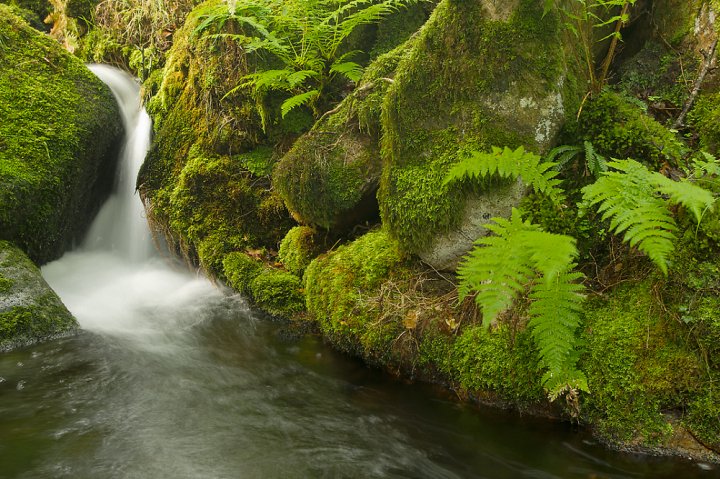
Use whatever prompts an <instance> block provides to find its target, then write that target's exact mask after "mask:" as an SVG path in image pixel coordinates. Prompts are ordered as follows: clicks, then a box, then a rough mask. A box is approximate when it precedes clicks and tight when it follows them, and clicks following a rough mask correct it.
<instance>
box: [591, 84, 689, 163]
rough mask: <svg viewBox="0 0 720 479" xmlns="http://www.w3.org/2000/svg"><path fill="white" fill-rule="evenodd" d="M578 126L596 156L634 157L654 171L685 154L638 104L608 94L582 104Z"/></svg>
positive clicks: (675, 141)
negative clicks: (591, 145)
mask: <svg viewBox="0 0 720 479" xmlns="http://www.w3.org/2000/svg"><path fill="white" fill-rule="evenodd" d="M578 127H579V131H581V132H582V133H581V136H582V137H583V139H585V140H588V141H590V142H592V144H593V146H594V147H595V149H596V150H597V151H598V153H600V154H602V155H605V156H606V157H611V158H634V159H636V160H638V161H641V162H643V163H645V164H646V165H649V166H651V167H652V168H654V169H659V168H660V167H661V166H662V165H663V164H664V163H669V164H671V165H677V164H678V161H679V159H680V158H682V156H683V154H684V153H685V148H684V147H683V145H682V144H681V143H680V141H679V140H678V139H677V138H676V137H675V135H674V134H673V133H672V132H671V131H670V130H668V129H667V128H665V127H664V126H662V125H661V124H660V123H658V122H657V121H655V120H654V119H653V118H652V117H650V116H649V115H648V114H647V113H646V112H645V111H644V110H643V107H642V103H641V102H639V101H633V100H631V99H629V98H627V97H624V96H623V95H620V94H618V93H614V92H611V91H604V92H602V93H601V94H600V95H598V96H597V97H595V98H593V99H592V100H590V101H588V102H587V103H586V104H585V107H584V108H583V111H582V114H581V115H580V121H579V125H578Z"/></svg>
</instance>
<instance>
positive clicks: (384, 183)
mask: <svg viewBox="0 0 720 479" xmlns="http://www.w3.org/2000/svg"><path fill="white" fill-rule="evenodd" d="M510 8H511V9H512V12H511V14H510V15H509V16H508V18H507V20H503V19H498V20H494V19H492V18H491V17H490V14H489V13H488V10H486V9H485V7H484V6H483V4H482V3H481V2H456V1H450V0H445V1H443V2H440V4H439V5H438V6H437V7H436V9H435V11H434V12H433V14H432V16H431V17H430V20H428V22H427V23H426V24H425V26H424V27H423V28H422V29H421V30H420V33H419V34H418V38H416V39H414V42H415V45H414V46H413V47H412V49H411V51H410V52H409V53H408V54H406V55H404V56H403V58H402V59H401V61H400V63H399V66H398V70H397V74H396V77H395V82H394V84H393V85H392V86H391V88H390V90H389V92H388V95H387V96H386V99H385V103H384V106H383V118H382V125H383V133H384V137H383V162H384V165H383V176H382V179H381V184H380V192H379V201H380V209H381V215H382V219H383V223H384V224H385V225H386V226H388V228H389V231H390V232H391V233H392V234H393V236H395V237H396V238H397V239H398V240H399V241H400V244H401V245H402V247H403V249H405V250H408V251H411V252H418V251H421V250H423V249H425V248H426V247H427V246H429V245H430V243H431V242H432V240H433V238H434V237H435V236H436V235H437V234H440V233H444V232H447V231H450V230H451V229H452V228H454V227H456V226H457V225H458V222H459V220H460V218H461V217H462V215H463V205H464V204H465V199H466V198H467V196H468V192H466V191H462V189H461V187H460V186H457V187H453V188H450V189H448V188H447V187H444V186H442V181H443V179H444V177H445V174H446V172H447V170H448V168H449V166H450V165H452V164H453V163H454V162H456V161H457V159H458V158H459V156H460V155H463V154H465V153H466V152H468V151H469V150H485V149H489V147H490V146H492V145H500V146H510V147H513V148H514V147H517V146H520V145H525V146H526V147H527V148H529V149H532V150H537V149H542V148H546V147H547V146H549V144H550V142H551V141H552V137H551V136H552V135H553V131H554V130H553V126H552V124H553V123H554V122H561V121H562V118H563V116H564V114H565V112H570V111H573V110H575V107H574V105H576V104H578V103H579V100H580V98H581V97H582V93H581V91H582V90H583V89H584V85H582V84H580V83H581V82H579V81H578V80H577V77H578V73H577V72H578V71H580V69H579V67H577V66H576V65H575V64H574V63H573V62H572V61H571V60H568V58H570V57H569V56H566V55H565V50H564V48H565V47H564V45H563V42H562V40H561V37H560V33H559V32H560V25H559V22H558V20H557V18H555V17H554V16H553V14H549V15H547V16H543V15H542V13H543V12H542V5H541V4H540V3H538V2H535V1H530V0H521V1H520V2H519V4H518V5H517V6H516V7H515V8H514V9H513V8H512V7H510ZM501 10H502V9H501ZM557 95H560V97H558V96H557ZM521 100H522V101H521ZM544 102H547V105H546V107H543V108H540V107H538V108H532V107H525V108H522V109H520V108H518V105H520V104H521V103H522V104H525V103H527V104H529V105H534V106H536V107H537V106H538V105H539V104H541V103H544ZM558 102H560V106H558ZM541 110H543V111H544V113H540V111H541ZM539 115H540V116H539ZM542 115H544V116H542ZM541 116H542V118H541ZM540 124H547V125H549V126H548V129H547V131H545V130H543V131H540V130H538V125H540Z"/></svg>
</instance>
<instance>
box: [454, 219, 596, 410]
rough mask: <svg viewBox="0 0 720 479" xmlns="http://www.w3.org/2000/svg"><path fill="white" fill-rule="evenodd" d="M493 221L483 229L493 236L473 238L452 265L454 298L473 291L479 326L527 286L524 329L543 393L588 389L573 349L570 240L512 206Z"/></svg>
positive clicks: (577, 295)
mask: <svg viewBox="0 0 720 479" xmlns="http://www.w3.org/2000/svg"><path fill="white" fill-rule="evenodd" d="M493 221H494V224H489V225H487V228H488V229H489V230H490V231H492V232H493V233H495V235H493V236H486V237H483V238H480V239H479V240H477V242H476V245H477V246H476V248H474V249H473V250H472V251H471V252H470V253H469V254H468V255H467V256H466V258H465V260H464V261H463V263H462V264H461V265H460V267H459V268H458V277H459V279H460V288H459V293H460V298H461V299H463V298H465V297H466V296H468V295H469V294H471V293H473V292H475V293H476V296H475V301H476V303H477V304H478V305H479V306H480V308H481V310H482V313H483V324H484V325H486V326H489V325H490V324H491V323H492V322H493V321H495V320H496V319H497V317H498V315H499V314H500V313H501V312H503V311H505V310H506V309H508V308H509V307H510V306H511V305H512V303H513V302H514V300H515V299H517V298H518V297H519V296H520V295H521V294H523V293H524V292H525V291H526V290H527V289H529V290H530V295H529V297H530V299H531V300H532V304H531V305H530V309H529V314H530V322H529V327H530V328H531V333H532V337H533V339H534V341H535V344H536V345H537V348H538V352H539V366H540V367H541V368H543V369H545V371H546V372H545V374H544V375H543V378H542V383H543V386H544V387H545V389H546V390H547V392H548V397H549V398H550V399H551V400H554V399H556V398H557V397H558V396H559V395H561V394H565V393H570V392H574V393H577V391H588V386H587V380H586V378H585V375H584V374H583V373H582V371H580V370H578V369H577V355H576V353H575V348H576V346H577V337H576V330H577V328H578V326H579V324H580V316H579V312H580V307H581V303H582V300H583V296H582V294H581V293H582V290H583V286H582V284H580V283H579V280H580V279H581V278H582V274H581V273H577V272H573V268H574V267H575V263H574V259H575V258H576V257H577V248H576V246H575V239H574V238H571V237H569V236H565V235H557V234H552V233H547V232H545V231H543V230H542V229H541V228H540V227H539V226H537V225H533V224H531V223H530V222H526V221H523V220H522V218H521V215H520V212H519V211H518V210H517V209H514V208H513V212H512V217H511V218H510V219H509V220H507V219H504V218H494V219H493Z"/></svg>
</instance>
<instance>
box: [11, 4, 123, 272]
mask: <svg viewBox="0 0 720 479" xmlns="http://www.w3.org/2000/svg"><path fill="white" fill-rule="evenodd" d="M122 137H123V127H122V121H121V117H120V113H119V110H118V106H117V103H116V102H115V99H114V98H113V96H112V93H111V92H110V90H109V88H108V87H107V86H106V85H105V84H104V83H102V82H101V81H100V80H99V79H98V78H97V77H96V76H95V75H94V74H93V73H92V72H90V70H88V69H87V68H86V67H85V65H83V63H82V62H81V61H80V60H78V59H77V58H75V57H73V56H71V55H70V54H69V53H67V52H66V51H65V50H63V49H62V48H61V47H60V45H59V44H57V43H56V42H55V41H53V40H51V39H50V38H49V37H47V36H46V35H44V34H41V33H40V32H38V31H37V30H35V29H33V28H31V27H30V26H28V25H27V24H26V23H25V22H24V21H23V20H22V19H20V17H17V16H15V15H14V14H13V13H12V12H11V11H10V9H9V8H8V7H6V6H4V5H0V239H5V240H10V241H13V242H14V243H15V244H17V245H18V246H19V247H20V248H21V249H23V250H24V251H25V252H26V253H27V254H28V256H29V257H30V258H31V259H32V260H33V261H35V262H36V263H39V264H42V263H45V262H48V261H50V260H53V259H56V258H58V257H60V255H62V253H63V252H64V251H66V250H67V249H68V248H69V247H70V246H72V244H73V243H74V242H76V241H78V240H80V239H81V238H82V237H83V236H84V233H85V232H86V230H87V228H88V227H89V225H90V222H91V221H92V219H93V216H94V215H95V213H96V212H97V210H98V208H99V207H100V205H101V204H102V201H103V200H104V199H105V197H106V196H107V195H108V194H109V193H110V191H111V190H112V185H113V179H114V173H115V165H116V161H117V157H118V151H119V147H120V145H121V141H122Z"/></svg>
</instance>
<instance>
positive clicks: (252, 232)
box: [138, 0, 293, 278]
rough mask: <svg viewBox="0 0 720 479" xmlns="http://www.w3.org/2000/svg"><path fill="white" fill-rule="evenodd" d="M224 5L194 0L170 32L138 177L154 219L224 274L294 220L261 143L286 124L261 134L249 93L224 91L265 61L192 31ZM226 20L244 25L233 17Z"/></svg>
mask: <svg viewBox="0 0 720 479" xmlns="http://www.w3.org/2000/svg"><path fill="white" fill-rule="evenodd" d="M222 8H226V7H225V6H224V4H223V3H222V2H220V1H219V0H211V1H209V2H205V3H203V4H201V5H199V6H198V7H196V8H195V9H194V10H193V11H192V12H191V13H190V14H189V15H188V17H187V20H186V22H185V25H184V26H183V27H182V28H181V29H180V30H178V31H177V32H176V33H175V35H174V45H173V47H172V49H171V50H170V51H169V52H168V56H167V63H166V65H165V68H164V71H163V77H162V81H161V82H159V83H160V84H159V87H157V92H156V94H155V95H154V96H153V97H152V98H151V99H150V102H149V105H148V109H149V112H150V114H151V115H152V116H153V119H154V121H155V132H156V135H155V138H154V141H153V144H152V147H151V150H150V152H149V154H148V157H147V159H146V161H145V163H144V164H143V166H142V169H141V171H140V173H139V176H138V186H139V189H140V193H141V195H142V197H143V198H144V199H145V200H146V202H147V203H148V204H149V217H150V219H151V224H152V226H153V228H154V229H155V230H156V231H158V232H159V233H160V234H162V235H164V236H165V237H166V238H167V239H168V240H169V242H170V244H171V245H172V246H174V248H173V249H174V250H175V251H177V252H178V253H180V254H182V255H184V256H185V257H186V258H188V259H189V260H191V261H193V262H199V263H200V264H201V265H202V266H203V267H204V268H205V269H206V270H207V271H208V272H210V273H211V274H212V275H216V276H219V277H221V278H222V276H223V258H224V256H225V255H226V254H228V253H230V252H233V251H244V250H245V249H247V248H251V249H252V248H263V247H264V248H270V249H275V248H277V245H278V243H279V241H280V239H281V238H282V237H283V236H284V234H285V233H286V232H287V230H288V229H290V228H291V227H292V225H293V222H292V220H291V219H290V217H289V215H288V213H287V211H286V210H285V207H284V205H283V202H282V200H281V199H280V198H279V197H278V196H277V195H276V194H275V193H274V191H273V190H272V188H271V184H270V178H269V176H268V174H269V172H270V170H271V169H272V165H273V164H274V161H275V157H274V155H273V150H272V149H271V148H269V147H267V146H264V145H263V143H264V142H269V141H271V139H273V138H274V139H277V137H276V136H273V135H274V133H273V132H275V131H277V130H278V128H279V129H281V130H282V126H277V128H276V126H275V125H274V124H270V125H267V127H268V128H267V134H266V132H264V131H263V128H262V122H261V119H260V115H259V114H258V112H257V108H256V105H255V101H254V100H253V99H252V98H250V96H249V95H247V94H245V93H242V92H241V93H238V94H235V95H231V96H228V97H227V98H225V94H226V93H228V91H230V90H231V89H232V88H234V87H235V86H237V84H238V83H240V79H241V78H242V77H243V75H245V74H247V73H249V72H250V71H252V70H251V69H252V68H254V67H255V66H257V65H258V62H260V61H261V60H260V59H259V57H257V56H256V55H246V54H245V52H244V50H243V49H242V48H241V47H240V46H239V45H238V44H237V43H235V42H233V41H232V40H227V39H224V38H211V34H212V33H216V32H215V31H214V30H213V28H214V27H212V26H210V27H208V28H206V29H205V30H203V31H202V32H200V31H199V30H198V27H199V25H200V24H201V23H202V22H203V20H204V19H206V18H208V16H210V15H213V14H217V13H218V12H219V10H218V9H222ZM226 28H227V29H230V30H232V29H236V30H237V31H240V30H239V28H240V27H239V26H238V25H236V24H234V21H233V20H230V21H228V23H226ZM153 82H154V84H157V83H158V79H157V78H154V79H153Z"/></svg>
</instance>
